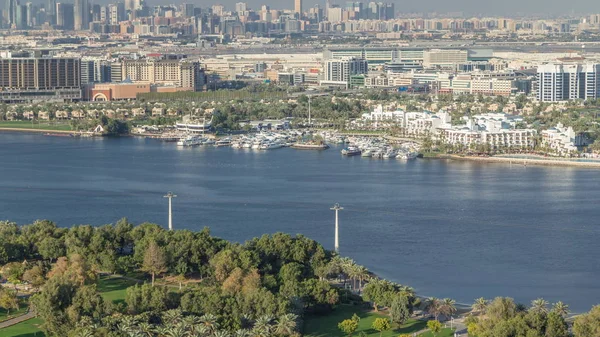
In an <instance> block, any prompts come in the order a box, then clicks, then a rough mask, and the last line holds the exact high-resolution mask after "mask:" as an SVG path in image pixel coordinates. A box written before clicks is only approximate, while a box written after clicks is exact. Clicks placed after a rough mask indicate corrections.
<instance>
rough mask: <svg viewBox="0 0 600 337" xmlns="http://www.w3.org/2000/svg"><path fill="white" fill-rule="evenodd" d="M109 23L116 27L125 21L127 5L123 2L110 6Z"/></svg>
mask: <svg viewBox="0 0 600 337" xmlns="http://www.w3.org/2000/svg"><path fill="white" fill-rule="evenodd" d="M108 12H109V21H110V23H111V24H113V25H116V24H118V23H119V22H121V21H123V20H125V5H124V4H123V3H122V2H119V3H116V4H112V5H108Z"/></svg>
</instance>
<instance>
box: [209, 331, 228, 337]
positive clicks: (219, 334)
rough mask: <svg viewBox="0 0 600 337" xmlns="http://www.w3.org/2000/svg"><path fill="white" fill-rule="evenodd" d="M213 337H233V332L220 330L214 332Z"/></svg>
mask: <svg viewBox="0 0 600 337" xmlns="http://www.w3.org/2000/svg"><path fill="white" fill-rule="evenodd" d="M213 337H231V334H230V333H229V331H227V330H218V331H215V332H214V333H213Z"/></svg>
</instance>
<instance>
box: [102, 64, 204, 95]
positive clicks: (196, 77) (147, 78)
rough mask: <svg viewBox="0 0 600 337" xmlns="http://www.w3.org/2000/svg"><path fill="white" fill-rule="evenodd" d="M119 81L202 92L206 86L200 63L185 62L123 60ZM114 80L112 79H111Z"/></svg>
mask: <svg viewBox="0 0 600 337" xmlns="http://www.w3.org/2000/svg"><path fill="white" fill-rule="evenodd" d="M121 68H122V71H121V81H124V80H127V79H129V80H131V81H132V82H136V83H138V82H139V83H150V84H169V85H175V86H177V87H181V88H192V89H193V90H194V91H199V90H202V88H203V87H204V85H205V84H206V79H205V76H204V70H203V69H202V67H201V66H200V62H192V61H187V60H156V59H141V60H124V61H122V62H121ZM113 80H114V79H113Z"/></svg>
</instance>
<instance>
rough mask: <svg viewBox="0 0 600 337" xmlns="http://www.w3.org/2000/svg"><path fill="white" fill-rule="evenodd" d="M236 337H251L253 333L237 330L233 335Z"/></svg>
mask: <svg viewBox="0 0 600 337" xmlns="http://www.w3.org/2000/svg"><path fill="white" fill-rule="evenodd" d="M233 336H234V337H251V336H252V333H251V332H250V331H248V330H246V329H239V330H236V331H235V333H234V334H233Z"/></svg>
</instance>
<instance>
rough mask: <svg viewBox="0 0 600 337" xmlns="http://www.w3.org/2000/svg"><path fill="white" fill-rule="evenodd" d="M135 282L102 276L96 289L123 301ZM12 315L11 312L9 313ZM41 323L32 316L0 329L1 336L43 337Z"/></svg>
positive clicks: (116, 301) (103, 294)
mask: <svg viewBox="0 0 600 337" xmlns="http://www.w3.org/2000/svg"><path fill="white" fill-rule="evenodd" d="M134 284H135V281H130V280H125V279H122V278H118V277H110V276H102V277H100V278H99V279H98V285H97V289H98V291H99V292H100V293H101V294H102V296H103V297H104V299H105V300H107V301H112V302H113V303H121V302H125V290H126V289H127V287H130V286H132V285H134ZM11 315H12V313H11ZM0 320H2V311H0ZM41 323H42V320H41V319H39V318H32V319H30V320H27V321H25V322H21V323H19V324H16V325H13V326H10V327H8V328H5V329H1V330H0V336H2V337H43V336H45V335H44V333H43V332H41V331H40V329H38V327H37V326H38V325H40V324H41Z"/></svg>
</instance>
